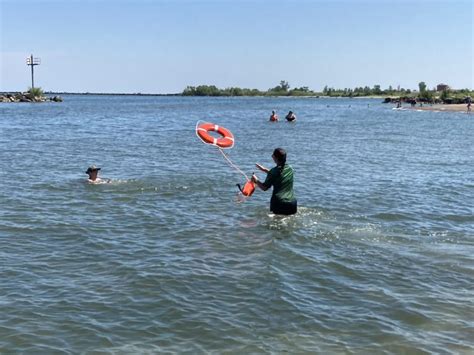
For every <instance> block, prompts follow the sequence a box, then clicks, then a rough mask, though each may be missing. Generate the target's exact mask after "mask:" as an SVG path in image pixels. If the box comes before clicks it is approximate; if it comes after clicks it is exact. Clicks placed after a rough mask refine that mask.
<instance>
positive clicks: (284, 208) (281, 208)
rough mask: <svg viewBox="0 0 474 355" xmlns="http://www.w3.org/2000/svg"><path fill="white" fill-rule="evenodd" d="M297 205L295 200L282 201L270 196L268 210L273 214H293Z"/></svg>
mask: <svg viewBox="0 0 474 355" xmlns="http://www.w3.org/2000/svg"><path fill="white" fill-rule="evenodd" d="M297 205H298V204H297V202H296V200H294V201H292V202H282V201H278V200H276V199H273V198H272V200H271V201H270V211H272V212H273V213H275V214H284V215H290V214H295V213H296V211H297V209H298V206H297Z"/></svg>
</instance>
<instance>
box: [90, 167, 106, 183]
mask: <svg viewBox="0 0 474 355" xmlns="http://www.w3.org/2000/svg"><path fill="white" fill-rule="evenodd" d="M100 169H101V168H98V167H96V166H95V165H91V166H89V167H88V168H87V170H86V174H87V175H89V178H88V179H87V182H89V183H91V184H99V183H104V182H110V180H109V179H101V178H100V177H99V170H100Z"/></svg>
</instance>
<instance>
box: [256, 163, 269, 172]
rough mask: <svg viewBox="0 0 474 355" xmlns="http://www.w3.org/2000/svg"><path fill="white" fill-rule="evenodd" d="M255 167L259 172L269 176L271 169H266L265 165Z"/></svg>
mask: <svg viewBox="0 0 474 355" xmlns="http://www.w3.org/2000/svg"><path fill="white" fill-rule="evenodd" d="M255 166H256V167H257V169H258V170H260V171H263V172H264V173H265V174H268V172H269V171H270V169H267V168H265V167H264V166H263V165H260V164H255Z"/></svg>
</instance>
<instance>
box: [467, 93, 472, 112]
mask: <svg viewBox="0 0 474 355" xmlns="http://www.w3.org/2000/svg"><path fill="white" fill-rule="evenodd" d="M471 101H472V99H471V97H470V96H469V97H468V98H467V113H471Z"/></svg>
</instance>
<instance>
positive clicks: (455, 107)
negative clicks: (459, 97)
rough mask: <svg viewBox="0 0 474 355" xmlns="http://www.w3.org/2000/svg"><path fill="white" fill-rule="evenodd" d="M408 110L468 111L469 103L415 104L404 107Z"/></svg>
mask: <svg viewBox="0 0 474 355" xmlns="http://www.w3.org/2000/svg"><path fill="white" fill-rule="evenodd" d="M403 109H407V110H417V111H418V110H421V111H450V112H467V104H452V105H446V104H435V105H425V106H421V107H420V106H419V105H417V106H415V107H406V106H405V107H403Z"/></svg>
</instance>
